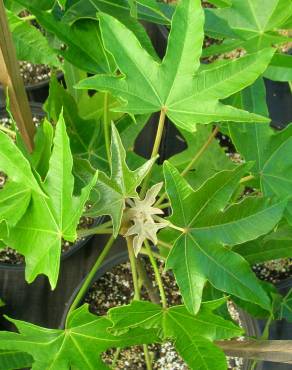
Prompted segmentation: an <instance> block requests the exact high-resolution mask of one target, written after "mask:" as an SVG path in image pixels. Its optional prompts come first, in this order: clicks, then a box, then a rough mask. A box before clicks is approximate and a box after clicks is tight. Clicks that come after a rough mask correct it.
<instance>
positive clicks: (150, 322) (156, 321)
mask: <svg viewBox="0 0 292 370" xmlns="http://www.w3.org/2000/svg"><path fill="white" fill-rule="evenodd" d="M220 304H222V302H221V303H220ZM215 307H216V308H217V307H218V305H215ZM213 309H214V307H212V305H209V306H208V304H203V305H202V308H201V310H200V312H199V313H198V314H197V315H196V316H193V315H191V314H190V313H189V312H188V311H187V309H186V307H185V306H173V307H170V308H168V309H162V308H161V306H158V305H155V304H153V303H150V302H144V301H133V302H132V303H131V304H130V305H128V306H122V307H115V308H113V309H111V310H110V311H109V318H110V320H111V321H112V322H113V324H114V325H113V328H112V329H111V331H113V332H115V331H117V332H119V331H122V332H123V331H125V330H129V329H132V328H136V327H142V328H145V329H151V328H157V329H159V330H160V331H161V336H162V337H163V338H164V339H171V340H172V341H173V342H174V345H175V347H176V349H177V351H178V353H179V354H180V355H181V356H182V358H183V359H184V360H185V362H186V363H187V364H188V366H190V368H191V369H204V370H212V369H214V370H215V369H216V370H217V369H226V368H227V367H226V360H225V356H224V354H223V352H221V350H220V349H219V348H217V347H216V346H215V345H214V344H213V343H212V341H214V340H216V339H219V338H221V339H227V338H232V337H234V336H238V335H241V334H242V330H241V329H240V328H239V327H237V326H236V325H235V324H233V323H232V322H231V321H227V320H224V319H223V318H221V317H220V316H217V315H215V314H214V313H212V310H213Z"/></svg>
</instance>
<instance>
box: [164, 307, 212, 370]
mask: <svg viewBox="0 0 292 370" xmlns="http://www.w3.org/2000/svg"><path fill="white" fill-rule="evenodd" d="M168 315H169V316H170V317H171V319H172V320H173V321H174V322H175V323H176V325H177V326H178V327H180V328H181V330H182V331H183V333H184V334H185V336H186V337H187V338H189V340H190V342H191V343H192V344H193V345H194V347H195V348H196V350H197V354H198V355H199V357H200V358H201V360H202V362H203V363H204V366H205V367H206V369H207V370H208V369H209V367H208V364H207V363H206V361H205V358H204V356H203V355H202V354H201V352H200V351H199V348H198V346H197V344H196V342H195V341H194V340H193V338H192V336H191V335H190V334H189V333H188V332H187V331H186V330H185V328H184V327H183V326H182V325H181V323H180V322H179V321H177V320H176V319H175V317H174V316H173V315H172V314H171V313H169V312H168ZM190 346H191V345H190Z"/></svg>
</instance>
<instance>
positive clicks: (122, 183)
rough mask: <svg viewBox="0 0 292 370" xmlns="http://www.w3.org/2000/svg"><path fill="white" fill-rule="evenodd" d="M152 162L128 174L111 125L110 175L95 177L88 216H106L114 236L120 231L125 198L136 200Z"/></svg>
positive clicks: (119, 143) (124, 155)
mask: <svg viewBox="0 0 292 370" xmlns="http://www.w3.org/2000/svg"><path fill="white" fill-rule="evenodd" d="M155 160H156V158H153V159H151V160H149V161H147V162H146V163H144V164H143V165H142V166H141V167H139V168H137V169H136V170H134V171H132V170H130V169H129V167H128V165H127V163H126V151H125V149H124V147H123V144H122V141H121V138H120V136H119V133H118V130H117V129H116V127H115V126H114V125H112V142H111V175H110V177H109V176H108V175H107V174H106V173H104V172H100V173H99V179H98V181H97V184H96V186H95V187H94V189H95V190H96V192H97V193H98V194H99V196H97V197H95V199H92V200H93V204H92V206H91V208H90V210H89V211H88V212H87V214H88V215H90V216H94V217H96V216H101V215H110V216H111V218H112V221H113V233H114V236H117V235H118V232H119V230H120V226H121V221H122V216H123V211H124V209H125V207H126V199H127V198H138V193H137V187H138V186H139V185H140V184H141V182H142V180H143V179H144V177H145V176H146V175H147V173H148V171H149V170H150V168H151V167H152V166H153V164H154V162H155Z"/></svg>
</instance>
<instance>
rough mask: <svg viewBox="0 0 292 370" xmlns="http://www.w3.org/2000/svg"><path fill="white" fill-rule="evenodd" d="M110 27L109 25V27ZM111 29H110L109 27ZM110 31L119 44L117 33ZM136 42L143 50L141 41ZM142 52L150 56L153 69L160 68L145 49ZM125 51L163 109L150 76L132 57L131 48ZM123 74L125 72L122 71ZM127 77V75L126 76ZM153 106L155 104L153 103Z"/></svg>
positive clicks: (125, 28)
mask: <svg viewBox="0 0 292 370" xmlns="http://www.w3.org/2000/svg"><path fill="white" fill-rule="evenodd" d="M107 26H108V25H107ZM120 27H121V28H123V29H124V30H126V31H129V29H128V28H127V27H126V26H125V25H124V24H123V23H120ZM108 28H109V27H108ZM108 31H110V32H111V33H112V35H113V36H114V39H116V40H117V41H118V42H119V39H118V37H117V35H116V33H115V32H112V30H111V29H110V30H108ZM136 42H137V44H138V45H137V46H138V48H141V44H140V42H139V40H138V39H136ZM142 50H143V52H144V53H145V54H147V55H148V56H149V58H150V59H151V61H152V62H153V65H152V68H158V66H159V64H158V63H157V62H155V61H154V59H153V58H152V56H151V55H150V54H149V53H148V52H147V51H146V50H145V49H143V48H142ZM123 51H124V53H125V54H126V55H127V59H128V60H130V61H131V63H132V64H133V65H134V66H135V69H136V73H139V74H140V75H141V76H142V78H143V79H144V81H145V82H146V83H147V85H148V87H150V89H151V90H152V92H153V93H154V95H155V97H156V99H157V101H158V104H159V106H160V107H162V106H163V104H162V102H161V99H160V96H159V94H158V92H157V91H156V88H155V87H154V86H153V84H152V82H151V81H150V80H149V79H148V75H147V74H146V75H145V73H144V71H143V68H141V67H140V66H139V65H138V64H137V62H136V60H135V59H134V58H132V56H131V54H130V50H129V48H123ZM122 72H123V71H122ZM126 75H127V74H126ZM134 96H135V97H136V95H134ZM143 99H144V97H143ZM151 105H153V102H151Z"/></svg>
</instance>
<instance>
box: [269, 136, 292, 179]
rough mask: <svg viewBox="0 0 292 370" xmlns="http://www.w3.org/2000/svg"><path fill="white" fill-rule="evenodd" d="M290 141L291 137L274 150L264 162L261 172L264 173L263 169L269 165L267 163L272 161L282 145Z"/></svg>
mask: <svg viewBox="0 0 292 370" xmlns="http://www.w3.org/2000/svg"><path fill="white" fill-rule="evenodd" d="M290 139H291V137H290V138H288V139H287V140H285V141H283V142H282V143H281V145H279V146H278V148H277V150H275V151H274V152H273V153H272V154H271V155H270V157H268V159H267V160H266V162H265V164H264V166H263V169H262V172H264V169H265V167H266V166H267V165H268V164H269V162H271V161H272V160H273V157H274V156H276V154H277V152H278V151H279V150H280V149H281V148H282V147H283V146H284V145H286V143H287V141H289V140H290Z"/></svg>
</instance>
